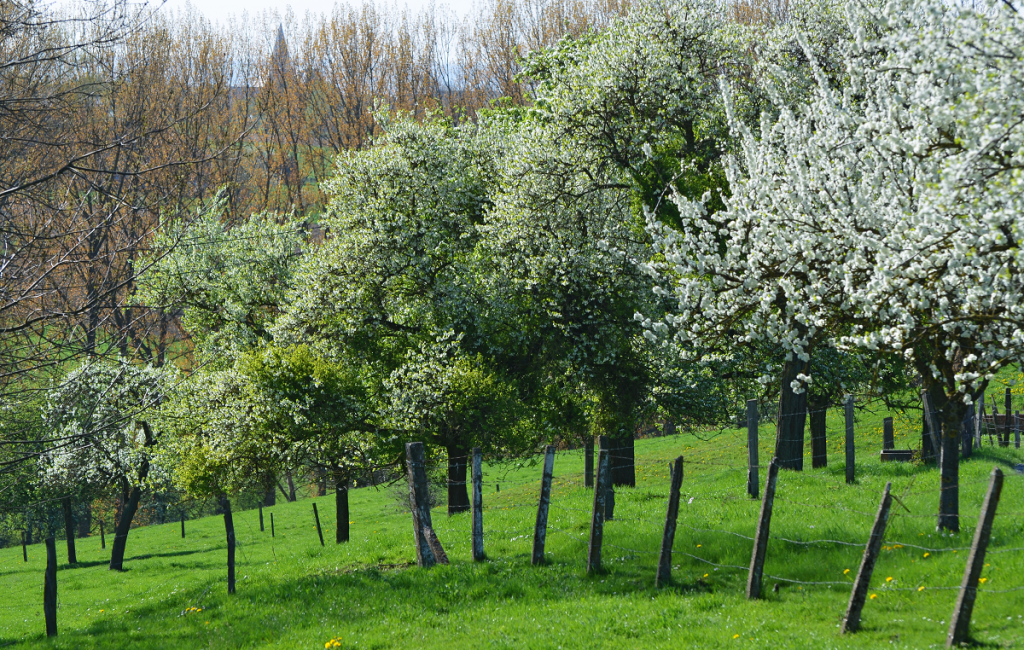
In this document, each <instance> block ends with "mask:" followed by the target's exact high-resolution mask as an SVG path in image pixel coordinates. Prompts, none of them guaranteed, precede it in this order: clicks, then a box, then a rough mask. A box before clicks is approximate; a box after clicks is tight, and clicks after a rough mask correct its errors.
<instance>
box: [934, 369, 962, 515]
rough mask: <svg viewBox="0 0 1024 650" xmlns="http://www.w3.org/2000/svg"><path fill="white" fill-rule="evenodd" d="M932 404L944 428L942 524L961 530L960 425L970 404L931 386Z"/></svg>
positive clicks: (935, 418)
mask: <svg viewBox="0 0 1024 650" xmlns="http://www.w3.org/2000/svg"><path fill="white" fill-rule="evenodd" d="M928 397H929V400H928V401H929V402H930V404H929V406H931V408H933V409H934V410H935V411H936V414H935V417H934V418H933V420H932V421H933V422H937V423H938V427H939V428H940V430H939V431H938V432H937V433H938V434H939V446H940V449H941V453H940V454H939V518H938V528H939V529H940V530H948V531H952V532H959V531H960V425H961V423H962V422H963V420H964V414H965V413H966V412H967V405H966V404H964V403H963V402H962V401H960V400H955V401H950V400H949V399H948V398H947V397H946V394H945V392H944V391H943V389H942V387H941V386H931V387H928Z"/></svg>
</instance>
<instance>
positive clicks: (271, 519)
mask: <svg viewBox="0 0 1024 650" xmlns="http://www.w3.org/2000/svg"><path fill="white" fill-rule="evenodd" d="M270 536H271V537H274V536H275V535H274V513H270Z"/></svg>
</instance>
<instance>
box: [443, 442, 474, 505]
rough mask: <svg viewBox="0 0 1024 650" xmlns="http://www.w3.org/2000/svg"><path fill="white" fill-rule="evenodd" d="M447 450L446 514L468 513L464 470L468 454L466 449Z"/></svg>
mask: <svg viewBox="0 0 1024 650" xmlns="http://www.w3.org/2000/svg"><path fill="white" fill-rule="evenodd" d="M447 450H448V514H449V515H454V514H455V513H458V512H468V511H469V488H468V486H467V482H466V468H467V466H468V465H469V462H468V461H469V454H468V452H467V451H466V449H464V448H462V447H460V446H456V445H449V446H448V447H447Z"/></svg>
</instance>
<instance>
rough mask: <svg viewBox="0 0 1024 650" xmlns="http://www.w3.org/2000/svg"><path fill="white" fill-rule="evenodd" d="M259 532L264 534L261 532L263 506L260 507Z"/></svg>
mask: <svg viewBox="0 0 1024 650" xmlns="http://www.w3.org/2000/svg"><path fill="white" fill-rule="evenodd" d="M260 532H261V533H262V532H266V531H264V530H263V506H260Z"/></svg>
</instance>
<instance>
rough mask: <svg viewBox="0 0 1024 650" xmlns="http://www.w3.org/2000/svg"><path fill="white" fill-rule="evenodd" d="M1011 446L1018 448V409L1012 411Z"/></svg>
mask: <svg viewBox="0 0 1024 650" xmlns="http://www.w3.org/2000/svg"><path fill="white" fill-rule="evenodd" d="M1013 447H1014V449H1020V411H1014V415H1013Z"/></svg>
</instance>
